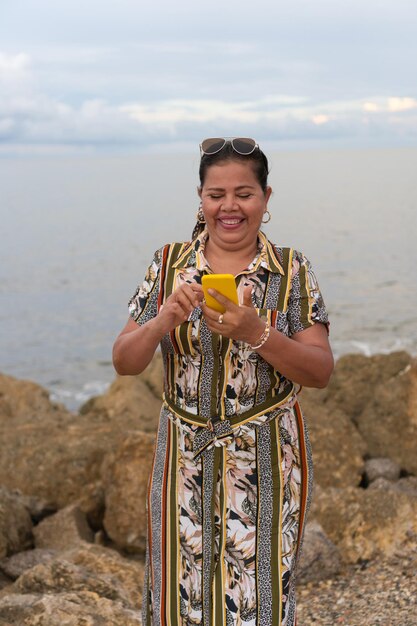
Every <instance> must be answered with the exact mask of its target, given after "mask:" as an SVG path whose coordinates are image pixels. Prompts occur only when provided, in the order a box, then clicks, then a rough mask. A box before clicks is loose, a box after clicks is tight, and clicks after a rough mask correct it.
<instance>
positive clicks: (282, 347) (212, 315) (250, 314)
mask: <svg viewBox="0 0 417 626" xmlns="http://www.w3.org/2000/svg"><path fill="white" fill-rule="evenodd" d="M250 294H251V288H250V287H249V288H247V289H245V291H244V301H243V304H242V305H241V306H236V305H235V304H233V302H231V301H230V300H228V299H227V298H225V297H224V296H222V295H221V294H219V293H218V292H215V291H213V296H214V297H215V298H216V300H218V301H219V302H220V303H221V304H223V306H224V307H225V308H226V312H225V313H224V315H223V317H222V322H221V323H219V314H218V313H217V312H216V311H213V309H210V308H209V307H208V306H207V305H203V307H202V309H203V313H204V317H205V318H206V321H207V325H208V327H209V328H210V330H211V331H212V332H215V333H218V334H222V335H224V336H225V337H229V338H231V339H235V340H236V341H244V342H245V343H248V344H249V345H252V346H253V345H257V344H258V342H259V339H260V337H261V335H262V333H263V331H264V329H265V321H264V320H262V319H261V318H260V317H259V316H258V313H257V311H256V309H255V308H254V307H253V305H252V301H251V295H250ZM256 350H257V352H258V353H259V354H260V355H261V356H262V358H264V359H265V361H267V362H268V363H269V364H270V365H272V367H273V368H274V369H275V370H277V371H278V372H280V373H281V374H283V376H285V377H286V378H288V379H289V380H292V381H294V382H295V383H298V384H299V385H303V386H305V387H325V386H326V385H327V383H328V381H329V378H330V375H331V373H332V371H333V365H334V362H333V355H332V351H331V348H330V344H329V340H328V338H327V330H326V327H325V325H324V324H321V323H316V324H314V325H313V326H311V327H310V328H306V329H305V330H302V331H300V332H297V333H294V334H293V335H292V336H291V337H286V336H285V335H284V334H282V333H281V332H279V331H278V330H276V329H275V328H271V329H270V332H269V337H268V339H267V341H266V342H265V343H264V344H263V345H262V346H261V347H260V348H257V349H256Z"/></svg>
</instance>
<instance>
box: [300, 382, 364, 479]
mask: <svg viewBox="0 0 417 626" xmlns="http://www.w3.org/2000/svg"><path fill="white" fill-rule="evenodd" d="M300 403H301V407H302V411H303V414H305V416H306V421H307V425H308V430H309V433H310V440H311V447H312V452H313V462H314V481H315V483H317V484H319V485H320V486H321V487H332V486H333V487H349V486H351V487H355V486H358V485H359V484H360V482H361V478H362V474H363V471H364V460H363V457H364V456H365V454H366V451H367V446H366V443H365V441H364V439H363V437H362V436H361V435H360V433H359V432H358V430H357V428H356V427H355V425H354V423H353V422H352V420H351V419H350V418H349V416H348V415H346V413H344V412H343V411H341V410H340V409H338V408H337V407H333V408H331V407H329V406H328V405H327V404H326V403H325V402H324V400H323V392H322V391H321V390H318V389H304V390H303V392H302V394H301V395H300Z"/></svg>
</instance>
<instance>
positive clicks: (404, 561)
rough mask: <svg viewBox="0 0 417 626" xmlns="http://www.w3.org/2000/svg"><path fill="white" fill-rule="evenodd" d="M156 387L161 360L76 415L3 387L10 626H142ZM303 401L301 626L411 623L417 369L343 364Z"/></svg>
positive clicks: (0, 464)
mask: <svg viewBox="0 0 417 626" xmlns="http://www.w3.org/2000/svg"><path fill="white" fill-rule="evenodd" d="M161 388H162V368H161V363H160V360H159V358H155V359H154V361H153V362H152V364H151V366H150V368H149V369H148V370H147V371H146V372H145V373H144V374H143V375H141V376H139V377H123V378H122V377H118V378H116V380H115V381H114V383H113V384H112V386H111V388H110V389H109V391H108V392H107V393H106V394H104V395H102V396H100V397H97V398H94V399H92V400H90V401H88V402H87V403H86V404H85V405H84V406H83V407H82V408H81V409H80V411H79V413H77V414H74V413H71V412H69V411H68V410H66V409H65V408H64V407H63V406H61V405H59V404H56V403H53V402H51V401H50V400H49V395H48V392H47V391H46V390H45V389H43V388H42V387H40V386H39V385H36V384H35V383H32V382H28V381H22V380H17V379H15V378H12V377H10V376H6V375H0V441H1V455H0V626H6V625H7V626H12V625H16V626H99V625H100V626H101V625H103V626H133V625H135V626H136V625H138V624H141V620H140V605H141V591H142V581H143V560H144V549H145V531H146V519H145V493H146V488H147V481H148V476H149V472H150V467H151V461H152V453H153V445H154V438H155V431H156V426H157V418H158V414H159V408H160V394H161ZM300 400H301V404H302V407H303V411H304V413H305V415H306V418H307V421H308V425H309V429H310V436H311V442H312V447H313V455H314V463H315V491H314V497H313V505H312V509H311V511H310V515H309V521H308V524H307V528H306V535H305V541H304V550H303V555H302V559H301V562H300V567H299V574H298V593H297V597H298V623H299V626H310V625H322V626H333V625H335V624H343V625H345V626H374V625H383V626H415V625H416V624H417V600H416V598H417V453H416V452H417V449H416V448H417V446H416V442H417V361H416V359H413V358H412V357H411V356H410V355H409V354H407V353H405V352H396V353H392V354H389V355H376V356H373V357H364V356H361V355H347V356H344V357H342V358H341V359H339V361H338V363H337V365H336V370H335V373H334V375H333V378H332V380H331V383H330V385H329V387H328V388H327V389H325V390H311V389H305V390H303V391H302V393H301V396H300Z"/></svg>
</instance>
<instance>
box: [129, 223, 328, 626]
mask: <svg viewBox="0 0 417 626" xmlns="http://www.w3.org/2000/svg"><path fill="white" fill-rule="evenodd" d="M206 238H207V233H206V232H203V233H202V234H201V235H200V236H199V237H198V238H197V239H195V240H194V241H192V242H191V243H175V244H168V245H166V246H164V247H163V248H161V249H160V250H158V251H157V252H156V253H155V256H154V259H153V261H152V263H151V265H150V266H149V268H148V271H147V274H146V277H145V280H144V281H143V282H142V283H141V284H140V285H139V287H138V288H137V289H136V291H135V293H134V295H133V297H132V298H131V299H130V301H129V312H130V315H131V316H132V318H133V319H134V320H135V321H136V322H137V323H138V324H140V325H142V324H146V322H147V321H148V320H150V319H151V318H153V317H155V315H157V313H158V311H159V309H160V307H161V306H163V304H164V301H165V299H166V298H167V297H168V296H169V295H170V294H171V293H172V292H173V291H174V290H175V289H176V288H177V287H178V286H180V285H181V284H182V283H184V282H187V283H192V282H194V281H195V282H198V283H200V282H201V276H202V275H203V274H204V273H209V272H211V270H210V267H209V265H208V263H207V260H206V259H205V256H204V245H205V242H206ZM236 282H237V287H238V293H239V295H240V301H241V297H242V290H243V289H244V288H245V287H246V286H248V285H250V286H251V287H252V302H253V305H254V307H255V308H256V310H257V312H258V314H259V315H260V316H262V317H264V318H265V319H268V320H269V322H270V324H271V326H273V327H275V328H276V329H278V330H279V331H280V332H282V333H284V334H285V335H287V336H291V335H292V334H294V333H296V332H299V331H302V330H303V329H305V328H308V327H310V326H311V325H312V324H315V323H317V322H321V323H324V324H326V325H327V323H328V320H327V314H326V310H325V306H324V303H323V299H322V297H321V294H320V291H319V287H318V284H317V281H316V278H315V275H314V273H313V271H312V269H311V265H310V263H309V261H308V260H307V259H306V258H305V257H304V256H303V255H302V254H301V253H299V252H296V251H294V250H292V249H289V248H279V247H277V246H275V245H273V244H271V242H270V241H269V240H268V239H267V238H266V236H265V235H264V234H263V233H262V232H259V235H258V250H257V254H256V256H255V258H254V260H253V261H252V263H251V264H250V265H249V266H248V268H247V269H246V270H245V271H243V272H241V274H240V275H239V276H238V277H236ZM161 350H162V355H163V361H164V374H165V377H164V397H163V405H162V409H161V414H160V421H159V428H158V434H157V439H156V444H155V454H154V460H153V467H152V472H151V476H150V479H149V488H148V499H147V507H146V508H147V516H148V541H147V553H146V572H145V585H144V592H143V608H142V620H143V626H151V625H152V626H160V625H163V626H177V625H181V626H186V625H187V626H188V625H191V624H202V625H204V626H258V625H259V626H294V625H295V623H296V621H295V619H296V618H295V592H294V572H295V567H296V563H297V558H298V555H299V551H300V546H301V542H302V536H303V528H304V523H305V516H306V512H307V509H308V503H309V498H310V494H311V487H312V466H311V454H310V448H309V442H308V436H307V432H306V427H305V423H304V419H303V417H302V414H301V411H300V408H299V405H298V402H297V394H296V392H297V389H296V386H295V385H294V384H293V383H292V382H291V381H290V380H288V379H286V378H285V377H284V376H282V375H281V374H280V373H279V372H278V371H275V370H274V369H273V368H272V367H271V366H270V365H269V364H268V363H267V362H266V361H265V360H264V359H263V358H262V357H261V356H260V355H258V354H257V353H256V352H254V351H252V350H251V349H250V347H249V346H248V345H247V344H245V343H243V342H239V341H234V340H229V339H227V338H226V337H222V336H221V335H217V334H214V333H211V332H210V331H209V330H208V328H207V325H206V323H205V320H204V317H203V316H202V312H201V309H200V308H196V309H195V310H194V312H193V313H192V315H191V316H190V318H189V320H188V321H187V322H186V323H184V324H181V325H180V326H178V327H177V328H175V330H173V331H172V332H171V333H169V334H167V335H166V336H165V337H163V339H162V341H161Z"/></svg>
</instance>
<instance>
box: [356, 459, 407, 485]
mask: <svg viewBox="0 0 417 626" xmlns="http://www.w3.org/2000/svg"><path fill="white" fill-rule="evenodd" d="M400 472H401V468H400V466H399V465H398V463H396V462H395V461H393V460H392V459H388V458H379V459H369V460H368V461H366V463H365V476H366V478H367V480H368V481H369V483H372V482H373V481H374V480H376V479H377V478H385V479H386V480H392V481H394V480H398V479H399V477H400Z"/></svg>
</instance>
